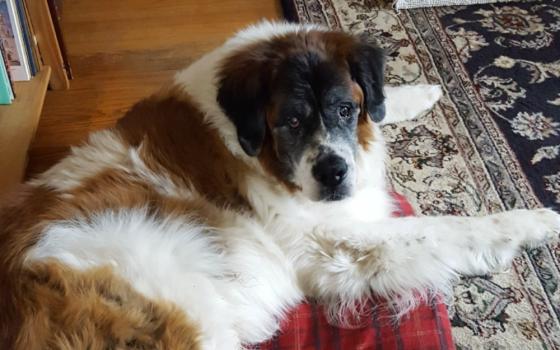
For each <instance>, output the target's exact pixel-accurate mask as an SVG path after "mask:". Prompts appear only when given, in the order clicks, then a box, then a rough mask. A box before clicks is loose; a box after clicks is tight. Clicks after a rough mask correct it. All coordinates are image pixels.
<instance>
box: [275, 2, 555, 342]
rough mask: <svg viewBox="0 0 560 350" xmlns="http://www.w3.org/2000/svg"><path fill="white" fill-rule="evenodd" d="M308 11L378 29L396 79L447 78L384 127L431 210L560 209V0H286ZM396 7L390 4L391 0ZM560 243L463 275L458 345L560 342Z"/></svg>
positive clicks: (395, 165) (402, 181)
mask: <svg viewBox="0 0 560 350" xmlns="http://www.w3.org/2000/svg"><path fill="white" fill-rule="evenodd" d="M284 2H285V3H284V7H285V9H286V15H287V16H288V18H290V19H292V20H297V21H305V22H315V23H322V24H325V25H327V26H329V27H331V28H337V29H344V30H348V31H352V32H356V33H366V34H367V35H369V36H371V37H375V38H377V39H378V41H379V42H380V43H381V45H382V46H383V47H385V48H386V49H387V50H388V52H389V56H390V58H389V60H388V64H387V82H388V83H389V84H410V83H425V82H429V83H432V84H441V85H442V86H443V89H444V91H445V92H446V94H445V97H444V99H443V100H442V101H441V102H440V103H439V104H438V106H437V108H436V109H435V110H434V111H433V112H430V113H429V115H428V116H426V117H424V118H422V119H421V120H420V121H417V122H407V123H403V124H399V125H388V126H386V127H385V128H384V132H385V133H386V136H387V139H388V141H389V146H390V149H391V163H390V173H389V177H390V179H391V181H392V183H393V186H394V187H395V189H396V190H397V191H398V192H400V193H403V194H404V195H405V196H406V197H407V198H408V199H409V200H410V201H411V202H412V204H413V206H414V207H415V208H416V210H417V212H418V213H420V214H424V215H441V214H454V215H481V214H487V213H493V212H498V211H503V210H505V209H512V208H525V207H528V208H531V207H540V206H543V205H544V206H548V207H554V208H555V209H556V210H559V209H560V0H548V1H542V2H541V1H531V2H529V1H525V2H520V3H517V2H513V3H507V4H494V5H474V6H468V7H465V6H458V7H442V8H428V9H418V10H409V11H406V10H405V11H400V12H399V13H396V12H395V11H393V10H392V9H390V8H387V6H380V3H379V2H378V1H375V0H346V1H345V0H287V1H284ZM382 7H385V9H380V8H382ZM559 281H560V243H558V242H555V243H554V244H552V245H550V246H548V247H545V248H539V249H533V250H530V251H527V252H525V253H524V254H523V255H522V256H520V257H518V258H516V259H515V262H514V264H513V266H512V268H511V269H510V271H505V272H503V273H498V274H495V275H492V276H482V277H475V278H465V279H462V280H461V281H460V282H459V283H458V285H457V287H456V288H455V294H454V300H453V302H452V304H451V305H450V307H449V314H450V318H451V319H452V323H453V327H454V328H453V336H454V340H455V342H456V344H457V347H458V348H459V349H560V321H559V320H560V287H559Z"/></svg>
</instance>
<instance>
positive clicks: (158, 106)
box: [117, 94, 248, 207]
mask: <svg viewBox="0 0 560 350" xmlns="http://www.w3.org/2000/svg"><path fill="white" fill-rule="evenodd" d="M203 118H204V116H203V113H202V112H201V111H200V110H199V109H198V108H197V107H196V106H195V105H194V104H193V103H192V102H190V101H189V98H188V96H186V95H185V94H183V95H181V96H174V95H173V94H171V95H165V96H164V97H159V96H158V97H152V98H149V99H146V100H144V101H141V102H139V103H138V104H136V105H135V106H133V107H132V109H131V110H130V111H128V112H127V114H126V115H125V116H124V117H123V118H122V119H121V120H119V122H118V124H117V130H118V131H119V132H120V133H121V134H122V135H123V137H124V139H125V140H126V141H127V142H128V143H130V145H131V146H133V147H139V146H141V148H140V152H139V153H140V157H141V158H142V160H143V161H144V163H145V164H146V165H147V167H148V168H149V169H150V170H151V171H153V172H154V173H162V172H165V173H167V174H169V175H170V176H171V177H172V180H173V182H174V183H176V184H177V185H178V186H179V187H184V188H193V189H194V190H196V191H197V192H198V193H199V194H201V195H202V196H205V197H206V198H207V199H208V200H210V201H212V202H214V203H216V204H219V205H227V206H233V207H248V204H247V202H246V200H245V199H244V198H243V195H242V193H240V184H242V183H243V182H244V176H245V175H246V173H247V172H248V169H247V166H246V165H244V164H243V162H241V161H239V160H238V159H237V158H235V157H234V156H233V155H232V154H231V153H230V152H229V150H228V149H227V147H226V146H225V145H224V143H223V142H222V140H221V138H220V136H219V134H218V132H217V131H216V130H214V129H213V128H211V127H210V126H208V125H207V124H206V123H204V120H203Z"/></svg>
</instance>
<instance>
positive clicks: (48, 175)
mask: <svg viewBox="0 0 560 350" xmlns="http://www.w3.org/2000/svg"><path fill="white" fill-rule="evenodd" d="M127 157H128V153H127V148H126V146H125V144H124V142H123V140H122V139H121V137H120V136H119V135H118V134H117V133H115V132H112V131H109V130H104V131H100V132H96V133H93V134H91V135H90V136H89V139H88V141H87V142H86V143H85V144H84V145H82V146H81V147H72V149H71V152H70V155H69V156H68V157H66V158H64V159H63V160H62V161H61V162H59V163H58V164H56V165H55V166H53V167H52V168H50V169H49V170H47V171H46V172H44V173H43V174H41V175H40V176H39V177H37V179H35V180H33V181H31V184H33V185H36V186H39V185H42V186H47V187H50V188H53V189H55V190H58V191H70V190H72V189H74V188H75V187H78V186H80V185H81V184H82V183H83V181H84V180H85V179H87V178H90V177H93V176H96V175H98V174H99V173H101V172H102V171H104V170H108V169H115V167H117V168H118V169H121V170H123V166H124V165H123V164H126V161H125V159H126V158H127Z"/></svg>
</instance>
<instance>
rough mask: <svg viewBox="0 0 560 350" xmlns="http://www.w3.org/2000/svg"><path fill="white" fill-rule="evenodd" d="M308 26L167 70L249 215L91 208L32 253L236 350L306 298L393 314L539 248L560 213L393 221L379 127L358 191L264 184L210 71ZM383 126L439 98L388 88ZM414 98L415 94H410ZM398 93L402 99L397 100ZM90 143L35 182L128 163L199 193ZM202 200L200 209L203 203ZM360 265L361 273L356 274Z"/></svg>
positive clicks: (271, 30)
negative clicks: (215, 222) (312, 192)
mask: <svg viewBox="0 0 560 350" xmlns="http://www.w3.org/2000/svg"><path fill="white" fill-rule="evenodd" d="M308 28H315V27H311V26H309V25H303V26H301V25H294V24H270V23H263V24H261V25H259V26H256V27H251V28H250V29H248V30H246V31H244V32H241V33H240V34H238V35H237V36H236V37H235V38H233V39H232V40H230V41H228V42H227V43H226V44H225V45H224V46H222V47H220V48H218V49H217V50H215V51H213V52H211V53H209V54H208V55H206V56H204V57H203V58H202V59H200V60H199V61H197V62H195V63H194V64H193V65H192V66H191V67H189V68H188V69H186V70H185V71H182V72H180V73H178V74H177V76H176V78H175V79H176V82H177V83H179V84H180V85H181V86H182V87H183V88H184V90H185V91H186V92H187V93H188V94H189V95H190V96H191V97H192V98H193V99H194V101H195V102H196V103H197V104H198V105H199V106H200V108H201V109H202V110H204V111H205V112H206V116H205V117H206V121H207V122H208V123H209V124H210V125H212V126H213V127H215V128H216V129H217V130H218V131H219V132H220V135H221V137H222V139H223V142H224V143H225V145H227V147H228V148H229V149H230V151H231V152H232V153H233V154H234V155H236V156H238V157H239V159H240V161H244V162H247V164H249V165H251V166H252V167H253V168H254V169H255V172H253V173H252V174H251V175H249V177H248V178H247V179H245V182H246V183H245V184H241V186H240V187H242V188H245V187H247V188H248V193H247V194H246V196H247V199H248V201H249V202H250V204H251V206H252V207H253V208H254V209H255V213H254V215H252V216H250V217H249V216H246V215H244V214H241V213H237V212H232V211H228V210H226V209H222V208H215V209H216V210H220V213H221V215H222V216H223V219H224V224H223V225H222V226H221V227H219V228H208V227H204V226H203V225H201V224H199V223H197V222H196V221H194V220H193V219H192V218H190V217H188V216H179V217H173V218H167V219H156V218H153V217H150V216H149V215H148V214H147V212H146V211H145V210H143V209H141V208H139V209H136V210H122V211H117V212H111V211H106V212H100V213H95V215H94V216H93V218H90V219H88V220H86V219H85V218H79V217H78V218H75V219H74V220H72V221H64V222H56V223H53V224H52V225H51V226H50V227H48V228H47V229H46V231H45V233H44V235H43V237H42V239H41V241H40V242H39V244H38V245H37V246H36V247H35V248H34V249H33V250H32V251H31V252H30V253H29V256H28V259H29V260H40V259H46V258H57V259H59V260H61V261H63V262H64V263H66V264H68V265H70V266H73V267H75V268H78V269H86V268H89V267H92V266H102V265H110V266H112V267H113V268H114V270H115V271H116V272H117V273H118V274H120V275H121V276H123V277H124V278H126V279H127V280H128V281H130V283H131V284H132V285H133V286H134V287H135V288H136V289H137V290H138V291H139V292H141V293H143V294H145V295H146V296H148V297H151V298H155V299H162V298H163V299H166V300H168V301H171V302H173V303H175V304H176V305H177V306H179V307H180V308H182V309H183V310H184V312H185V313H186V314H187V315H188V316H189V317H191V318H192V319H194V320H195V321H196V322H197V323H198V324H199V325H200V327H201V329H202V332H203V348H204V349H237V348H239V347H240V346H241V344H245V343H255V342H259V341H262V340H265V339H268V338H270V337H271V336H272V335H273V334H274V332H276V331H277V329H278V325H279V321H280V319H281V318H282V317H283V315H284V313H285V312H286V311H287V310H288V309H289V308H291V307H293V306H294V305H296V304H297V303H298V302H300V301H302V299H303V296H304V295H309V296H313V297H316V298H318V299H320V300H322V301H323V302H325V303H327V304H329V305H330V306H331V307H330V309H331V312H332V315H333V316H335V317H339V316H340V310H341V308H344V307H352V306H353V305H354V304H355V302H356V301H363V300H365V299H367V298H368V297H369V296H370V295H371V294H370V293H371V292H372V291H373V292H374V293H376V294H379V295H382V296H385V297H387V298H388V299H390V300H393V301H395V303H396V310H395V311H396V313H397V314H398V313H401V312H405V311H408V310H409V309H410V307H412V306H414V305H415V304H416V303H417V300H418V299H416V298H415V297H414V293H415V292H416V293H418V294H419V295H420V296H421V297H422V296H423V297H425V298H427V297H429V296H430V295H431V294H433V293H434V292H436V291H444V292H445V291H447V290H449V288H450V286H451V282H452V281H453V279H454V278H455V277H456V276H457V275H458V274H479V273H487V272H490V271H492V270H493V269H494V268H496V267H498V266H503V265H504V264H509V263H510V262H511V259H512V258H513V256H514V254H515V253H516V252H517V251H518V250H519V248H520V247H521V246H522V245H535V244H538V243H540V242H542V241H543V240H544V239H547V238H550V237H552V232H553V230H555V229H558V228H560V217H559V216H558V214H556V213H554V212H552V211H550V210H546V209H540V210H534V211H530V210H518V211H514V212H508V213H502V214H496V215H492V216H488V217H483V218H456V217H441V218H423V217H417V218H390V214H391V210H392V203H391V200H390V197H389V195H388V193H387V189H386V184H385V167H384V161H385V156H386V153H385V149H384V143H383V140H382V137H381V132H380V130H379V127H378V126H377V125H374V126H373V127H374V128H375V130H374V132H375V135H376V137H375V140H374V141H372V143H371V144H370V147H369V151H368V152H365V151H364V150H360V151H359V152H358V154H357V156H356V169H357V171H356V179H355V183H356V188H355V191H354V195H353V196H352V197H350V198H347V199H345V200H342V201H338V202H331V203H322V202H313V201H311V200H310V199H308V198H307V197H306V196H304V195H303V194H301V193H296V194H292V193H289V192H287V191H286V190H285V189H284V188H283V187H282V186H280V185H271V184H270V182H269V181H268V180H267V179H266V178H265V175H264V171H262V169H260V166H259V165H258V163H257V162H256V161H255V160H254V159H252V158H249V157H248V156H246V155H245V154H244V152H243V151H242V150H241V148H240V146H239V144H238V142H237V138H236V135H235V129H234V127H233V125H232V124H231V122H230V121H229V119H228V118H227V117H226V116H225V115H224V114H223V113H222V111H221V109H220V108H219V106H218V105H217V103H216V81H215V69H216V67H217V65H218V64H219V62H220V60H222V59H223V58H224V57H225V56H226V55H227V54H228V53H231V52H232V50H235V49H237V48H239V47H240V46H242V45H245V44H246V43H248V42H252V41H254V40H261V39H265V38H268V37H270V36H273V35H276V34H278V33H283V32H287V31H297V30H308ZM386 95H387V121H388V122H396V121H400V120H405V119H410V118H412V117H415V116H416V114H417V113H420V112H422V111H425V110H427V109H429V108H431V107H432V106H433V104H434V103H435V102H436V101H437V99H438V98H439V97H440V96H441V90H440V89H439V87H433V86H417V87H399V88H397V87H391V88H387V90H386ZM410 96H412V97H410ZM403 101H408V102H410V103H406V104H404V103H403ZM98 137H103V138H106V140H108V141H109V142H97V141H95V140H94V141H92V142H91V143H90V145H88V146H85V147H83V148H81V149H78V150H74V155H75V156H74V157H71V158H70V160H68V161H63V162H62V163H60V165H59V166H57V167H55V168H53V170H51V171H49V172H47V173H46V174H45V175H44V176H42V177H41V178H40V179H39V180H37V182H36V184H41V183H48V184H50V185H52V186H54V187H56V188H57V189H60V190H63V189H68V188H72V187H74V186H76V185H77V184H79V182H80V181H82V180H83V179H84V178H87V177H88V176H91V173H98V172H100V171H102V170H103V169H105V168H107V167H115V166H118V164H128V165H127V166H126V171H128V172H130V174H131V175H132V176H137V177H140V178H142V179H144V180H145V181H147V182H148V183H150V184H152V185H154V186H157V185H158V184H159V185H160V186H162V189H161V191H162V192H163V193H167V194H169V193H171V194H174V195H178V196H187V197H188V196H192V197H196V196H198V194H196V193H194V192H192V191H189V189H188V188H185V189H181V190H179V189H178V188H177V187H178V186H179V187H180V186H182V185H183V186H184V185H185V184H175V183H172V182H170V180H169V178H168V177H166V176H165V174H164V173H162V174H155V173H154V172H153V171H150V170H149V169H147V168H146V167H145V164H143V163H142V161H141V160H140V158H139V157H138V156H137V153H135V152H137V150H127V149H124V148H123V146H122V145H121V144H120V143H119V142H118V140H117V139H115V138H114V135H111V134H103V135H101V136H98ZM208 205H210V204H208ZM364 266H365V268H364Z"/></svg>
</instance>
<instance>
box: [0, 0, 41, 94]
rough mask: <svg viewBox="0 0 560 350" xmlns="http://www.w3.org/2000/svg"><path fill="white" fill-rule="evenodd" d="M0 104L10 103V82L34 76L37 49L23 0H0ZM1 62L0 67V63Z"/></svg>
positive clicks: (11, 88) (37, 55)
mask: <svg viewBox="0 0 560 350" xmlns="http://www.w3.org/2000/svg"><path fill="white" fill-rule="evenodd" d="M0 52H1V54H2V62H0V104H11V103H12V101H13V100H14V98H15V97H16V96H15V94H14V89H13V85H12V82H13V81H26V80H31V78H32V77H33V76H34V75H35V74H37V72H38V69H39V59H40V56H39V50H38V47H37V41H36V40H35V36H34V35H33V29H32V28H31V23H30V21H29V15H28V12H27V9H26V6H25V3H24V1H23V0H0ZM2 63H3V64H2Z"/></svg>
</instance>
